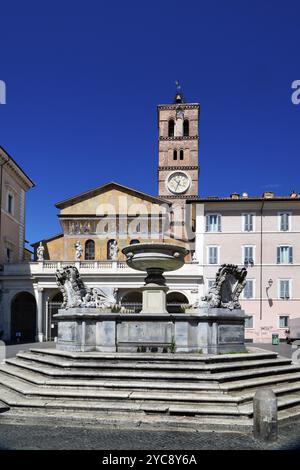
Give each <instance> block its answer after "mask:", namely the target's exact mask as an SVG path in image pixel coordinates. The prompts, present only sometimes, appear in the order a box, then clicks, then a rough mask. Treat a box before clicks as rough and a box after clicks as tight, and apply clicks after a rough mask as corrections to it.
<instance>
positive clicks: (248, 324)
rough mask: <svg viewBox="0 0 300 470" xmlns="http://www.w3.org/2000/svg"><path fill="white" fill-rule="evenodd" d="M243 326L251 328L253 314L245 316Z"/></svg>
mask: <svg viewBox="0 0 300 470" xmlns="http://www.w3.org/2000/svg"><path fill="white" fill-rule="evenodd" d="M245 328H253V316H252V315H251V316H250V317H249V318H246V320H245Z"/></svg>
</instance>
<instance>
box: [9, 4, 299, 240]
mask: <svg viewBox="0 0 300 470" xmlns="http://www.w3.org/2000/svg"><path fill="white" fill-rule="evenodd" d="M299 15H300V3H299V2H297V1H293V0H287V1H285V2H281V1H269V0H263V1H262V0H261V1H256V0H251V1H247V0H209V1H201V0H198V1H197V0H195V1H194V0H186V1H185V2H182V1H181V2H179V1H176V0H173V1H169V0H160V1H157V0H152V1H151V2H142V1H130V0H128V1H126V2H124V1H118V0H116V1H114V2H106V1H103V0H100V1H99V0H98V1H89V0H86V1H85V2H76V1H72V2H69V1H60V2H56V1H51V2H47V3H46V2H31V1H26V2H14V1H13V0H12V1H11V2H9V3H8V2H7V3H6V5H4V4H3V3H2V5H1V11H0V17H1V29H0V48H1V55H0V80H4V81H5V82H6V86H7V104H6V105H0V145H2V146H3V147H4V148H5V149H6V150H7V151H8V152H9V153H10V154H11V155H12V156H13V157H14V158H15V159H16V161H17V162H18V163H19V164H20V165H21V166H22V167H23V168H24V170H25V171H26V172H27V173H28V174H29V175H30V176H31V178H32V179H33V180H34V181H35V183H36V188H34V189H33V190H31V191H30V192H29V193H28V196H27V214H26V218H27V228H26V237H27V239H28V240H30V242H34V241H36V240H38V239H40V238H45V237H48V236H51V235H53V234H55V233H58V232H59V231H60V228H59V224H58V221H57V217H56V213H57V210H56V209H55V208H54V204H55V202H58V201H60V200H62V199H64V198H67V197H70V196H72V195H75V194H77V193H80V192H82V191H85V190H88V189H89V188H93V187H95V186H98V185H101V184H104V183H105V182H108V181H111V180H114V181H117V182H119V183H121V184H125V185H127V186H131V187H134V188H136V189H140V190H142V191H144V192H148V193H150V194H153V195H156V194H157V160H158V155H157V120H156V118H157V116H156V105H157V104H159V103H166V102H170V101H171V100H172V99H173V96H174V92H175V85H174V82H175V80H177V79H178V80H180V81H181V83H182V86H183V91H184V94H185V97H186V99H187V100H188V101H192V102H199V103H200V105H201V118H200V157H199V158H200V168H201V170H200V182H199V193H200V195H201V196H206V195H218V196H222V195H228V194H229V193H230V192H233V191H238V192H243V191H247V192H248V193H249V194H252V195H259V194H261V193H262V192H263V191H264V190H273V191H275V192H276V193H277V194H281V195H282V194H289V192H290V191H291V190H292V189H295V190H298V191H300V179H299V170H300V165H299V148H300V145H299V144H300V105H298V106H295V105H293V104H292V102H291V94H292V89H291V83H292V82H293V81H294V80H296V79H300V70H299V44H300V28H299Z"/></svg>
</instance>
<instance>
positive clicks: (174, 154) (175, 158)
mask: <svg viewBox="0 0 300 470" xmlns="http://www.w3.org/2000/svg"><path fill="white" fill-rule="evenodd" d="M173 160H177V150H173Z"/></svg>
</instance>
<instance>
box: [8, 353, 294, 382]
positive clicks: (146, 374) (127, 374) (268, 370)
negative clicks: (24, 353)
mask: <svg viewBox="0 0 300 470" xmlns="http://www.w3.org/2000/svg"><path fill="white" fill-rule="evenodd" d="M6 362H7V364H13V365H16V366H19V367H22V368H24V369H28V370H32V371H37V372H41V373H43V374H46V375H49V376H52V377H56V376H57V377H90V378H101V377H109V378H113V377H115V378H118V379H127V378H133V379H134V378H137V379H138V378H140V379H153V380H157V379H159V380H163V379H165V380H176V379H178V380H186V381H188V380H191V381H196V380H214V381H219V382H226V381H232V380H235V379H236V380H239V379H240V380H241V379H243V378H251V377H252V378H253V377H260V376H264V375H270V374H271V375H275V374H283V373H294V372H300V366H299V365H297V366H296V365H285V366H280V365H279V366H277V365H274V366H273V367H259V368H255V367H254V368H252V369H248V370H246V371H245V370H238V371H233V372H230V371H229V372H225V373H214V374H208V373H195V372H190V373H189V372H177V371H176V370H175V371H171V372H166V371H160V370H158V371H156V370H138V369H135V370H133V371H132V370H129V371H126V370H125V371H124V370H114V369H113V370H111V369H108V370H105V369H104V370H92V369H91V370H86V369H82V370H81V369H80V370H78V369H77V368H75V367H74V368H72V369H63V368H57V367H53V366H49V365H46V364H43V365H41V364H36V363H35V362H33V361H30V360H27V359H21V358H20V357H18V358H16V359H7V361H6Z"/></svg>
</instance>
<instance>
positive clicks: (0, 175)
mask: <svg viewBox="0 0 300 470" xmlns="http://www.w3.org/2000/svg"><path fill="white" fill-rule="evenodd" d="M8 162H9V158H8V159H7V160H5V161H4V162H2V163H1V164H0V243H1V240H2V190H3V167H4V165H6V163H8Z"/></svg>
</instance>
